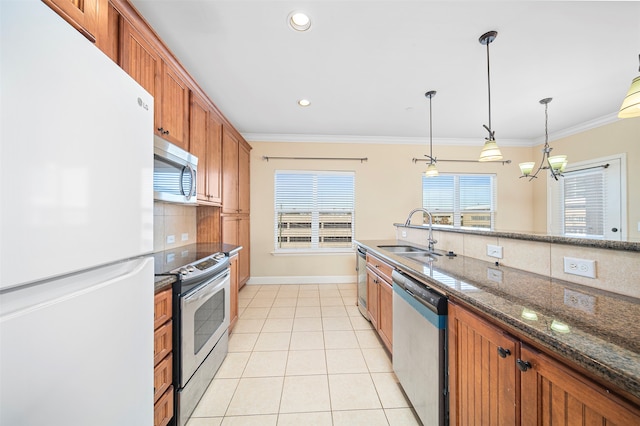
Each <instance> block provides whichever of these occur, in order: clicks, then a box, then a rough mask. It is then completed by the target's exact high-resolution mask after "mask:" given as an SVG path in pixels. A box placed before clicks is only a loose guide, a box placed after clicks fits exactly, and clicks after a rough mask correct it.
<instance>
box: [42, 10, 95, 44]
mask: <svg viewBox="0 0 640 426" xmlns="http://www.w3.org/2000/svg"><path fill="white" fill-rule="evenodd" d="M43 2H44V3H45V4H46V5H48V6H49V7H50V8H51V9H53V10H55V11H56V13H57V14H58V15H60V16H61V17H62V18H63V19H64V20H65V21H67V22H68V23H69V24H71V26H73V27H74V28H75V29H77V30H78V31H80V32H81V33H82V34H83V35H84V36H85V37H86V38H88V39H89V40H91V42H93V43H95V41H96V36H97V33H98V12H99V7H100V4H99V3H100V2H101V0H43Z"/></svg>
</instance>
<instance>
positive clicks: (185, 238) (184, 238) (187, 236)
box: [182, 232, 189, 241]
mask: <svg viewBox="0 0 640 426" xmlns="http://www.w3.org/2000/svg"><path fill="white" fill-rule="evenodd" d="M188 239H189V234H187V233H186V232H185V233H184V234H182V241H187V240H188Z"/></svg>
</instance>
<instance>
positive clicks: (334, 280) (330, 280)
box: [247, 275, 358, 285]
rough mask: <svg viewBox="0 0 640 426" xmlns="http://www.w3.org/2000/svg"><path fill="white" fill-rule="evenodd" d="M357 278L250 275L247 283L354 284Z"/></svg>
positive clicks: (341, 276)
mask: <svg viewBox="0 0 640 426" xmlns="http://www.w3.org/2000/svg"><path fill="white" fill-rule="evenodd" d="M357 280H358V277H357V276H356V275H331V276H298V277H295V276H286V277H251V278H249V281H247V284H248V285H251V284H262V285H269V284H355V283H356V282H357Z"/></svg>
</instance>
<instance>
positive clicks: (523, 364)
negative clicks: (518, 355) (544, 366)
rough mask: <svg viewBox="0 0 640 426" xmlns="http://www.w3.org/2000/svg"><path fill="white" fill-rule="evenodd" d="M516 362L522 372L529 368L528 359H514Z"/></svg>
mask: <svg viewBox="0 0 640 426" xmlns="http://www.w3.org/2000/svg"><path fill="white" fill-rule="evenodd" d="M516 364H518V369H520V371H522V372H523V373H524V372H525V371H527V370H528V369H530V368H531V363H530V362H529V361H523V360H521V359H518V360H517V361H516Z"/></svg>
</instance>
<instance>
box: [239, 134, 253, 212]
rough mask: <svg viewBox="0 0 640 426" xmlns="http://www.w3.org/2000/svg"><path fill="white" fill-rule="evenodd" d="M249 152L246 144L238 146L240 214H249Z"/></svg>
mask: <svg viewBox="0 0 640 426" xmlns="http://www.w3.org/2000/svg"><path fill="white" fill-rule="evenodd" d="M249 161H250V152H249V148H248V147H247V146H246V144H243V143H240V144H239V146H238V210H239V212H240V213H249V211H250V205H249V199H250V197H249V194H250V185H249V183H250V169H251V166H250V163H249Z"/></svg>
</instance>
